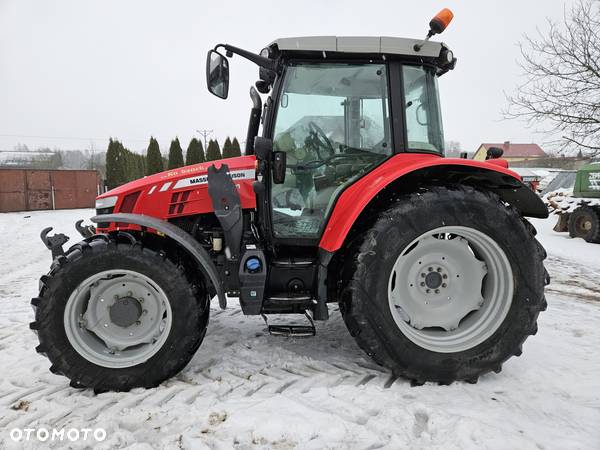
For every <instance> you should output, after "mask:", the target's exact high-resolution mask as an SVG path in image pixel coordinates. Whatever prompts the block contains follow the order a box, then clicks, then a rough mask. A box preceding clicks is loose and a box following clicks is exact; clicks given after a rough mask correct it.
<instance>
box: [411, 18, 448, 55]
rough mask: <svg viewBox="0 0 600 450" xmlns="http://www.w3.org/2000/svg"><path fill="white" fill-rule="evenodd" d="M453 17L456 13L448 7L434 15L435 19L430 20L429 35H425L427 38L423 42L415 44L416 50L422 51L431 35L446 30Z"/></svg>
mask: <svg viewBox="0 0 600 450" xmlns="http://www.w3.org/2000/svg"><path fill="white" fill-rule="evenodd" d="M453 18H454V13H453V12H452V11H450V10H449V9H448V8H444V9H442V10H441V11H440V12H439V13H437V14H436V15H435V16H433V19H431V21H430V22H429V32H428V33H427V36H425V39H423V41H422V42H420V43H417V44H415V45H414V47H413V48H414V50H415V51H416V52H418V51H420V50H421V48H422V47H423V44H424V43H425V42H427V41H428V40H429V39H430V38H431V36H433V35H435V34H440V33H441V32H442V31H444V30H445V29H446V27H447V26H448V25H449V24H450V22H452V19H453Z"/></svg>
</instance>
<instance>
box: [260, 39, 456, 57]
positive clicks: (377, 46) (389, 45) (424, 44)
mask: <svg viewBox="0 0 600 450" xmlns="http://www.w3.org/2000/svg"><path fill="white" fill-rule="evenodd" d="M415 44H419V45H420V46H421V48H420V50H419V51H416V50H415ZM269 47H277V48H278V49H279V50H280V51H282V52H301V53H306V52H338V53H355V54H388V55H405V56H417V57H419V56H420V57H429V58H437V57H439V56H440V52H441V51H442V49H443V48H446V47H445V45H444V44H442V43H441V42H432V41H423V40H421V39H409V38H399V37H385V36H380V37H377V36H304V37H290V38H281V39H277V40H275V41H273V42H271V44H269Z"/></svg>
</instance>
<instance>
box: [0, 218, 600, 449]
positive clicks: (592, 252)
mask: <svg viewBox="0 0 600 450" xmlns="http://www.w3.org/2000/svg"><path fill="white" fill-rule="evenodd" d="M92 214H93V211H91V210H76V211H58V212H52V211H43V212H28V213H9V214H0V245H1V246H0V248H1V249H2V257H1V258H0V448H2V447H5V448H22V447H23V446H24V447H27V448H34V447H44V448H48V447H50V448H54V447H61V446H65V445H67V444H68V445H70V446H71V447H73V448H84V447H86V446H88V447H91V446H92V444H93V443H90V441H89V440H88V441H85V442H84V441H79V442H75V443H71V442H67V441H63V442H60V441H54V442H50V441H47V442H45V443H40V442H39V441H35V440H30V441H27V442H20V443H15V442H13V441H12V440H11V439H10V435H9V433H10V431H11V430H12V429H14V428H16V427H20V428H28V427H29V428H36V429H39V428H41V427H46V428H48V429H51V428H52V427H55V428H66V429H70V428H78V429H82V428H92V429H95V428H99V427H102V428H104V429H105V430H106V433H107V438H106V440H104V441H103V442H102V443H100V444H99V445H96V447H97V448H107V449H108V448H116V447H128V448H134V449H137V450H141V449H150V448H194V449H196V448H198V449H201V448H216V449H230V448H238V449H250V448H275V449H291V448H301V449H322V448H336V449H337V448H357V449H375V448H386V449H399V448H439V449H463V448H467V449H468V448H473V449H475V448H476V449H481V448H497V449H508V448H511V449H571V448H580V449H599V448H600V353H599V350H598V346H599V345H600V246H599V245H594V244H587V243H585V242H584V241H583V240H581V239H577V240H573V239H569V238H568V236H567V235H565V234H556V233H554V232H552V226H553V224H554V223H553V222H554V220H555V219H554V218H551V219H549V220H546V221H542V220H535V221H534V224H535V226H536V227H538V230H539V234H540V240H541V241H542V243H543V244H544V246H545V247H546V248H547V250H548V254H549V257H548V260H547V267H548V270H549V272H550V274H551V275H552V277H553V281H552V284H551V285H550V286H548V304H549V306H548V311H546V312H545V313H542V314H541V316H540V321H539V332H538V334H537V335H536V336H534V337H531V338H530V339H529V340H528V341H527V342H526V344H525V346H524V353H523V356H522V357H521V358H513V359H511V360H510V361H509V362H508V363H507V364H505V366H504V370H503V371H502V373H500V374H490V375H487V376H484V377H482V378H481V379H480V381H479V383H478V384H476V385H470V384H465V383H454V384H453V385H451V386H437V385H433V384H426V385H424V386H421V387H411V386H410V384H409V383H408V382H407V381H405V380H402V379H395V378H394V377H392V376H391V374H390V373H388V372H387V371H386V370H384V369H382V368H380V367H378V366H376V365H375V364H374V363H372V362H371V361H370V360H369V358H368V357H366V356H365V355H364V354H363V352H362V351H361V350H360V349H359V348H358V347H357V345H356V344H355V343H354V340H353V339H352V338H351V337H350V335H349V334H348V333H347V331H346V329H345V326H344V324H343V322H342V320H341V317H340V314H339V311H337V309H336V308H335V307H333V306H332V307H331V312H332V319H331V320H330V321H329V322H326V323H323V324H318V331H317V336H316V337H315V338H296V339H292V338H285V337H273V336H269V335H268V334H267V333H266V331H265V326H264V324H263V322H262V320H261V319H260V318H258V317H244V316H243V315H242V314H241V313H240V310H239V308H238V307H237V305H236V304H235V303H234V302H233V301H232V302H230V306H229V307H228V309H227V310H226V311H221V310H219V309H217V308H216V307H213V310H212V315H211V319H210V320H211V321H210V325H209V330H208V334H207V337H206V339H205V341H204V343H203V345H202V347H201V348H200V349H199V351H198V353H197V354H196V355H195V357H194V359H193V360H192V362H191V363H190V365H189V366H188V367H187V368H186V369H185V370H184V371H183V372H182V373H181V374H179V375H178V376H177V377H175V378H174V379H172V380H169V381H167V382H165V383H164V384H163V385H161V386H160V387H158V388H156V389H150V390H141V389H139V390H135V391H133V392H129V393H106V394H101V395H98V396H95V395H94V394H93V393H92V392H90V391H87V390H86V391H80V390H76V389H72V388H70V387H69V385H68V380H67V379H66V378H63V377H59V376H55V375H52V374H51V373H50V372H49V371H48V367H49V363H48V361H47V360H46V359H45V358H44V357H42V356H40V355H38V354H36V353H35V351H34V348H35V346H36V344H37V340H36V337H35V336H34V334H33V333H32V332H31V331H29V329H28V323H29V322H30V321H31V320H32V312H31V308H30V306H29V300H30V297H32V296H35V295H36V293H37V279H38V277H39V275H40V274H42V273H44V272H45V271H46V270H47V268H48V266H49V263H50V253H49V252H48V251H47V250H46V249H45V248H44V247H43V245H42V243H41V241H40V240H39V237H38V236H39V232H40V230H41V229H42V228H43V227H45V226H54V227H55V228H56V229H57V230H58V231H61V232H64V233H67V234H69V235H70V236H71V238H72V241H71V242H73V241H74V240H76V232H75V229H74V227H73V223H74V222H75V220H77V219H79V218H86V217H89V216H91V215H92Z"/></svg>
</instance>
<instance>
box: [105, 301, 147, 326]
mask: <svg viewBox="0 0 600 450" xmlns="http://www.w3.org/2000/svg"><path fill="white" fill-rule="evenodd" d="M109 315H110V320H111V322H112V323H114V324H115V325H118V326H120V327H123V328H127V327H129V326H131V325H133V324H134V323H136V322H137V321H138V320H139V318H140V317H141V316H142V305H141V303H140V302H139V301H138V300H137V299H135V298H133V297H120V298H118V299H117V300H116V301H115V302H114V303H113V304H112V305H111V306H110V308H109Z"/></svg>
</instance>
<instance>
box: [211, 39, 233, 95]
mask: <svg viewBox="0 0 600 450" xmlns="http://www.w3.org/2000/svg"><path fill="white" fill-rule="evenodd" d="M206 85H207V86H208V90H209V92H210V93H211V94H213V95H216V96H217V97H219V98H227V94H229V61H228V60H227V58H225V57H224V56H223V55H221V54H220V53H219V52H217V51H216V50H210V51H209V52H208V55H207V56H206Z"/></svg>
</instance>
